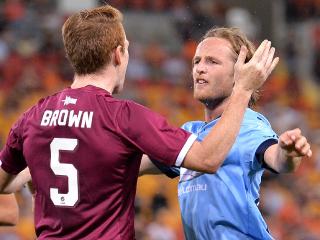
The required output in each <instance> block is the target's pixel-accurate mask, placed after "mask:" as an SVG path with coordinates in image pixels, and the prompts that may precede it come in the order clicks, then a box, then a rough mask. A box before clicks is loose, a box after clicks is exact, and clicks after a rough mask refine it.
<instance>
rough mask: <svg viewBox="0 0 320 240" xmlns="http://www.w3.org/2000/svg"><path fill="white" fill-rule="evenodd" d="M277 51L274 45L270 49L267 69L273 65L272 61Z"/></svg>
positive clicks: (266, 64)
mask: <svg viewBox="0 0 320 240" xmlns="http://www.w3.org/2000/svg"><path fill="white" fill-rule="evenodd" d="M275 51H276V50H275V48H274V47H272V48H271V49H270V51H269V54H268V57H267V61H266V63H265V66H266V68H267V69H269V68H270V66H271V63H272V60H273V56H274V53H275Z"/></svg>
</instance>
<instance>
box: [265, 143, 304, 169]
mask: <svg viewBox="0 0 320 240" xmlns="http://www.w3.org/2000/svg"><path fill="white" fill-rule="evenodd" d="M301 159H302V157H292V156H289V155H288V154H287V151H286V150H284V149H282V148H281V147H280V146H279V144H275V145H272V146H270V147H269V148H268V149H267V150H266V152H265V155H264V161H265V163H266V164H267V165H268V166H269V167H271V168H272V169H274V170H275V171H277V172H279V173H289V172H294V171H295V170H296V169H297V168H298V167H299V165H300V163H301Z"/></svg>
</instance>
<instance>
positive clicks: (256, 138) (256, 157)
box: [243, 121, 278, 171]
mask: <svg viewBox="0 0 320 240" xmlns="http://www.w3.org/2000/svg"><path fill="white" fill-rule="evenodd" d="M243 139H244V141H245V142H244V143H243V144H245V146H246V155H247V157H246V158H245V159H246V161H250V166H251V169H252V170H254V171H258V170H260V169H262V168H265V167H266V166H265V165H264V161H263V159H261V154H262V152H263V153H264V151H265V150H266V147H269V146H270V145H272V144H275V143H277V142H278V135H277V134H276V133H275V132H274V131H273V130H272V128H271V126H270V124H269V123H268V122H264V121H260V122H258V123H257V124H256V125H252V126H250V129H249V130H248V134H247V136H246V137H245V138H243ZM247 148H250V149H247Z"/></svg>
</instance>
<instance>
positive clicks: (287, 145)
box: [140, 37, 312, 175]
mask: <svg viewBox="0 0 320 240" xmlns="http://www.w3.org/2000/svg"><path fill="white" fill-rule="evenodd" d="M264 44H265V47H261V46H263V45H264ZM270 47H271V43H270V42H269V41H267V42H266V41H264V42H263V43H262V44H261V45H260V47H259V48H258V49H257V51H256V53H255V54H254V55H253V57H252V59H251V60H250V61H249V63H250V62H252V63H254V64H255V67H256V68H257V69H259V71H257V72H256V74H257V75H260V76H261V77H264V78H267V77H268V76H269V75H270V73H271V72H272V70H273V69H274V67H275V65H276V64H277V62H278V59H277V58H276V59H273V56H274V53H275V49H274V48H270ZM241 54H243V55H245V52H243V51H242V52H240V55H239V58H241ZM235 57H236V56H235V53H234V51H232V46H231V44H230V43H229V42H228V41H227V40H225V39H222V38H216V37H210V38H207V39H205V40H203V41H202V42H201V43H200V44H199V45H198V47H197V50H196V53H195V56H194V59H193V69H192V75H193V80H194V98H195V99H197V100H199V101H200V102H202V103H203V104H204V108H205V109H204V112H205V121H206V122H210V121H212V120H213V119H215V118H217V117H219V116H221V114H222V113H224V111H225V110H226V106H227V105H228V104H229V102H230V98H231V93H232V89H233V85H234V84H236V82H235V81H234V78H236V76H237V74H238V71H237V68H239V58H238V61H237V62H235ZM249 63H248V64H249ZM221 147H222V148H223V145H222V146H221ZM218 152H219V151H218ZM311 155H312V151H311V149H310V144H309V143H308V141H307V139H306V137H304V136H303V135H302V134H301V131H300V129H293V130H290V131H286V132H284V133H283V134H281V135H280V137H279V142H278V144H274V145H271V146H270V147H269V148H268V149H267V150H266V151H265V153H264V161H265V163H266V164H267V165H268V166H269V167H271V168H272V169H274V170H275V171H277V172H292V171H295V170H296V169H297V168H298V166H299V165H300V163H301V160H302V158H303V157H304V156H307V157H311ZM221 163H222V161H221V162H220V163H219V164H218V165H219V166H220V164H221ZM187 168H188V167H187ZM216 169H217V168H216ZM216 169H215V170H216ZM143 174H160V171H159V170H158V169H157V168H156V167H155V166H154V165H153V164H152V162H151V161H150V159H149V158H148V157H146V156H144V157H143V159H142V163H141V166H140V175H143Z"/></svg>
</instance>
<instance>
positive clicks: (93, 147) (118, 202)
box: [1, 86, 190, 239]
mask: <svg viewBox="0 0 320 240" xmlns="http://www.w3.org/2000/svg"><path fill="white" fill-rule="evenodd" d="M189 136H190V134H189V133H187V132H186V131H183V130H180V129H179V128H170V127H169V126H168V125H167V123H166V121H165V120H164V119H163V118H162V117H161V116H159V115H157V114H154V113H153V112H151V111H149V110H148V109H147V108H144V107H142V106H140V105H138V104H135V103H133V102H131V101H124V100H117V99H115V98H113V97H112V96H111V95H110V94H109V93H108V92H106V91H105V90H103V89H99V88H96V87H93V86H87V87H84V88H81V89H71V88H67V89H65V90H63V91H62V92H59V93H57V94H55V95H53V96H50V97H48V98H45V99H43V100H41V101H40V102H39V103H38V104H37V105H36V106H34V107H33V108H31V109H30V110H29V111H27V112H26V113H25V114H24V115H23V117H21V118H20V120H19V121H18V122H17V123H16V124H15V126H14V127H13V128H12V130H11V132H10V134H9V138H8V142H7V145H6V147H5V149H4V150H3V152H2V153H1V159H2V161H3V166H2V167H3V168H4V169H5V170H6V171H8V172H10V173H13V174H16V173H18V172H20V171H21V170H22V169H23V168H25V167H26V165H28V166H29V168H30V172H31V176H32V180H33V184H34V187H35V191H36V192H35V225H36V233H37V236H38V237H39V239H50V238H63V239H134V224H133V219H134V206H133V203H134V197H135V192H136V183H137V177H138V171H139V165H140V159H141V156H142V153H147V154H149V155H150V156H153V157H155V158H157V159H162V161H163V163H165V164H167V165H172V164H175V161H176V159H177V158H178V155H179V153H180V151H181V149H182V148H183V146H184V144H185V142H186V141H187V139H188V138H189ZM155 146H157V147H155ZM182 157H183V156H182Z"/></svg>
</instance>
